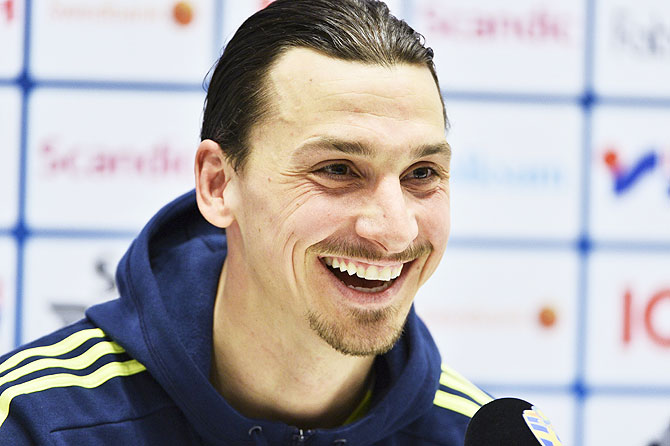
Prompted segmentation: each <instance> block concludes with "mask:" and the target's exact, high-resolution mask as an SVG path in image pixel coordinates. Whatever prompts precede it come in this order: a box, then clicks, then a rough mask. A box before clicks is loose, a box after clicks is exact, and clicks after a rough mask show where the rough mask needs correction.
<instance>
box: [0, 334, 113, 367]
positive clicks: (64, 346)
mask: <svg viewBox="0 0 670 446" xmlns="http://www.w3.org/2000/svg"><path fill="white" fill-rule="evenodd" d="M104 336H105V332H103V331H102V330H101V329H99V328H89V329H86V330H81V331H78V332H76V333H73V334H71V335H70V336H68V337H67V338H65V339H63V340H62V341H59V342H57V343H55V344H53V345H45V346H42V347H33V348H28V349H25V350H21V351H20V352H18V353H16V354H15V355H13V356H10V357H9V358H7V360H5V362H3V363H2V364H0V373H2V372H4V371H5V370H9V369H11V368H12V367H14V366H16V365H17V364H20V363H21V361H23V360H25V359H28V358H30V357H32V356H59V355H62V354H64V353H67V352H70V351H72V350H74V349H75V348H77V347H79V346H80V345H81V344H83V343H84V342H86V341H88V340H89V339H93V338H102V337H104Z"/></svg>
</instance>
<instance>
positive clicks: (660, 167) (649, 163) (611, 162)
mask: <svg viewBox="0 0 670 446" xmlns="http://www.w3.org/2000/svg"><path fill="white" fill-rule="evenodd" d="M603 161H604V163H605V165H606V166H607V169H608V170H609V172H610V174H611V176H612V186H613V190H614V193H615V194H616V195H623V194H625V193H627V192H629V191H630V190H631V189H633V187H634V186H635V185H636V184H638V183H639V182H640V181H641V180H642V179H643V178H645V177H648V176H650V175H651V174H653V173H655V172H659V173H661V175H662V177H663V180H664V187H665V188H666V189H665V193H666V194H668V195H670V169H667V168H665V167H664V164H668V167H670V157H665V156H664V155H663V153H662V151H661V149H660V148H659V147H650V148H648V149H647V150H645V151H644V152H643V153H642V154H641V155H639V156H638V157H637V159H635V160H633V161H631V162H630V163H629V164H628V165H625V164H624V163H623V162H622V161H621V158H620V157H619V150H618V149H617V148H616V147H612V146H610V147H607V148H606V149H605V151H604V154H603ZM666 170H668V172H664V171H666Z"/></svg>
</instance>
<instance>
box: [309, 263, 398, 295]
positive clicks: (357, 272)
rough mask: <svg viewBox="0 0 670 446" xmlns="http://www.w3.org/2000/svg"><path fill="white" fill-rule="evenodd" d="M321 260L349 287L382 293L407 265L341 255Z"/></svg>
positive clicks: (366, 291) (364, 291) (360, 290)
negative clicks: (366, 260)
mask: <svg viewBox="0 0 670 446" xmlns="http://www.w3.org/2000/svg"><path fill="white" fill-rule="evenodd" d="M321 261H322V262H323V264H324V265H325V266H326V268H327V269H328V271H330V272H331V273H332V274H333V275H334V276H335V277H336V278H337V279H339V280H340V282H342V283H343V284H344V285H346V286H347V287H348V288H351V289H353V290H356V291H359V292H362V293H370V294H372V293H381V292H383V291H385V290H387V289H388V288H390V287H391V286H392V285H393V283H394V282H395V281H396V279H397V278H398V277H400V275H401V273H402V270H403V266H404V265H405V264H404V263H393V264H369V263H364V262H360V261H354V260H352V259H345V258H341V257H322V258H321ZM408 263H409V262H408Z"/></svg>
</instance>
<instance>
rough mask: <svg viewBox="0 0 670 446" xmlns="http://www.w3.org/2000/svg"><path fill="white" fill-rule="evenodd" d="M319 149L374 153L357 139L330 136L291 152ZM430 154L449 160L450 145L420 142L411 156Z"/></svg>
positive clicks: (308, 142)
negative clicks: (350, 139) (348, 139)
mask: <svg viewBox="0 0 670 446" xmlns="http://www.w3.org/2000/svg"><path fill="white" fill-rule="evenodd" d="M314 150H321V151H324V150H325V151H334V152H340V153H343V154H346V155H358V156H363V157H368V158H371V157H373V156H374V155H375V154H376V150H375V149H374V148H372V147H370V146H368V145H365V144H362V143H360V142H358V141H347V140H345V139H339V138H333V137H330V136H320V137H318V138H315V139H313V140H310V141H307V142H306V143H304V144H303V145H302V146H300V147H299V148H298V150H296V151H295V152H294V153H293V157H294V158H295V157H298V156H300V155H302V154H304V153H305V152H309V151H314ZM430 155H442V156H445V157H446V158H447V160H448V161H450V160H451V146H450V145H449V143H448V142H446V141H440V142H438V143H436V144H422V145H420V146H417V147H415V148H414V149H412V158H413V159H419V158H423V157H426V156H430Z"/></svg>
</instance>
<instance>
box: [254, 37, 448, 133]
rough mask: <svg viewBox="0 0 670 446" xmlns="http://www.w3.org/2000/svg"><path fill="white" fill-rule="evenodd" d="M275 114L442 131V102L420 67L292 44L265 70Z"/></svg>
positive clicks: (304, 119)
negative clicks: (367, 120) (363, 60)
mask: <svg viewBox="0 0 670 446" xmlns="http://www.w3.org/2000/svg"><path fill="white" fill-rule="evenodd" d="M267 82H268V87H269V91H270V96H271V99H270V109H271V112H272V114H274V115H275V118H277V119H279V120H282V121H285V122H296V121H300V122H301V123H303V124H309V123H318V122H319V121H321V122H328V121H334V120H338V119H340V120H344V121H346V120H347V119H349V120H360V119H361V118H362V117H363V116H366V117H369V118H374V117H378V118H379V120H385V121H386V122H389V123H390V122H392V121H396V122H397V123H419V122H421V123H423V124H425V125H430V126H436V127H439V128H440V129H441V130H442V131H443V130H444V119H443V114H442V102H441V100H440V93H439V91H438V89H437V86H436V84H435V81H434V80H433V77H432V75H431V73H430V71H429V69H428V68H427V67H425V66H419V65H409V64H398V65H394V66H381V65H377V64H367V63H361V62H352V61H345V60H341V59H336V58H332V57H329V56H326V55H323V54H321V53H318V52H316V51H314V50H311V49H306V48H293V49H290V50H288V51H286V52H285V53H284V54H283V55H282V56H281V57H280V58H278V60H277V61H276V63H275V64H274V65H273V67H272V68H271V70H270V72H269V75H268V79H267Z"/></svg>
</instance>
